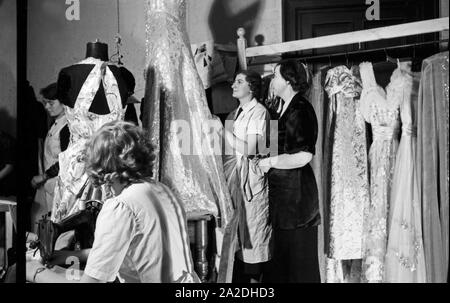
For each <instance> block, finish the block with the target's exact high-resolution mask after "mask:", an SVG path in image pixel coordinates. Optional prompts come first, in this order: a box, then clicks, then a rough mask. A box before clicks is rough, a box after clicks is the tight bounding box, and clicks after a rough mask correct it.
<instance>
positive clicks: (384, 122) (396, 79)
mask: <svg viewBox="0 0 450 303" xmlns="http://www.w3.org/2000/svg"><path fill="white" fill-rule="evenodd" d="M401 66H402V64H400V63H399V64H398V66H397V68H396V69H395V70H394V72H393V73H392V75H391V81H390V83H389V84H388V86H387V87H386V90H384V89H383V88H382V87H381V86H379V85H378V84H377V82H376V80H375V75H374V72H373V66H372V63H370V62H363V63H361V64H360V75H361V80H362V83H363V91H362V93H361V112H362V114H363V116H364V119H365V120H366V121H367V122H368V123H370V124H371V125H372V131H373V134H374V140H377V139H382V140H383V139H385V140H391V139H392V138H394V137H395V135H396V134H397V133H398V131H399V127H400V105H401V102H402V98H403V90H404V87H405V85H406V84H405V83H406V78H405V76H404V73H403V71H402V68H401Z"/></svg>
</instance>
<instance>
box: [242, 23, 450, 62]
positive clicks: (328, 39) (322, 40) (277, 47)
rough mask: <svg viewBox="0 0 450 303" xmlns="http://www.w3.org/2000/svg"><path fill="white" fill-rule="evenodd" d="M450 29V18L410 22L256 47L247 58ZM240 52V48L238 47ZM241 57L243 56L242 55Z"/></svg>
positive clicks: (247, 50)
mask: <svg viewBox="0 0 450 303" xmlns="http://www.w3.org/2000/svg"><path fill="white" fill-rule="evenodd" d="M448 29H449V17H445V18H437V19H430V20H425V21H417V22H409V23H404V24H399V25H391V26H384V27H378V28H372V29H366V30H360V31H354V32H348V33H342V34H336V35H328V36H322V37H316V38H309V39H303V40H296V41H289V42H283V43H278V44H272V45H264V46H254V47H248V48H246V49H245V53H244V54H245V56H246V57H256V56H267V55H274V54H279V53H286V52H294V51H301V50H308V49H317V48H325V47H331V46H338V45H345V44H353V43H362V42H367V41H374V40H382V39H392V38H398V37H405V36H412V35H420V34H427V33H433V32H440V31H443V30H448ZM238 51H239V47H238ZM240 55H241V54H240Z"/></svg>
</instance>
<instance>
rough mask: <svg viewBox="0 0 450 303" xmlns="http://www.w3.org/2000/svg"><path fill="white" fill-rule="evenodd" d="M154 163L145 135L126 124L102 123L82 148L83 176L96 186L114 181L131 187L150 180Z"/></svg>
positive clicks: (119, 122)
mask: <svg viewBox="0 0 450 303" xmlns="http://www.w3.org/2000/svg"><path fill="white" fill-rule="evenodd" d="M154 161H155V154H154V147H153V145H152V144H151V143H150V140H149V138H148V135H147V134H146V133H145V132H144V131H143V130H142V129H141V128H140V127H138V126H136V125H134V124H133V123H129V122H123V121H113V122H109V123H106V124H105V125H103V126H102V127H101V128H100V129H99V130H98V131H97V132H96V133H95V134H94V135H93V136H92V138H91V139H90V140H89V142H88V143H87V146H86V167H87V173H88V175H89V177H90V178H91V180H92V181H93V183H94V185H96V186H98V185H102V184H111V183H112V182H113V181H114V179H117V178H118V180H119V181H120V182H121V183H131V182H136V181H139V180H142V179H144V178H147V177H152V170H153V163H154Z"/></svg>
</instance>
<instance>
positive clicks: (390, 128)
mask: <svg viewBox="0 0 450 303" xmlns="http://www.w3.org/2000/svg"><path fill="white" fill-rule="evenodd" d="M360 74H361V80H362V83H363V90H362V93H361V99H360V102H361V112H362V114H363V116H364V119H365V120H366V121H367V122H368V123H370V124H371V126H372V134H373V142H372V145H371V147H370V151H369V170H370V176H369V180H370V202H369V203H368V204H367V205H365V207H364V235H363V264H362V281H363V282H382V280H383V276H384V257H385V255H386V245H387V229H388V226H387V220H388V211H389V205H390V197H391V196H390V192H391V186H392V178H393V173H394V167H395V156H396V153H397V147H398V138H397V137H398V133H399V125H400V111H399V106H400V99H401V98H400V97H401V93H402V89H403V86H402V85H403V82H404V80H403V76H402V71H401V69H400V66H398V67H397V68H396V69H395V70H394V72H393V73H392V76H391V79H390V83H389V84H388V86H387V87H386V90H384V89H383V88H382V87H380V86H379V85H378V84H377V83H376V80H375V75H374V71H373V66H372V63H370V62H363V63H361V64H360Z"/></svg>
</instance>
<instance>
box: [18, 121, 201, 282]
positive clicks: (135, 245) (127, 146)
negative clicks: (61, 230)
mask: <svg viewBox="0 0 450 303" xmlns="http://www.w3.org/2000/svg"><path fill="white" fill-rule="evenodd" d="M154 159H155V156H154V154H153V147H152V146H151V144H150V142H149V141H148V139H147V138H146V136H145V135H144V133H143V131H142V130H141V129H140V128H139V127H137V126H135V125H133V124H131V123H128V122H117V121H116V122H110V123H107V124H105V125H104V126H103V127H102V128H101V129H100V130H99V131H98V132H97V133H96V134H95V135H94V136H93V137H92V139H91V140H90V141H89V143H88V148H87V167H88V172H89V175H90V177H91V178H92V180H93V182H94V183H95V184H96V185H100V184H109V185H110V186H111V188H112V190H113V192H114V195H115V196H114V197H113V198H110V199H108V200H106V201H105V203H104V205H103V207H102V210H101V211H100V213H99V215H98V218H97V224H96V230H95V240H94V244H93V246H92V248H91V249H88V250H80V251H71V252H69V251H66V252H62V251H60V252H59V253H58V257H57V258H56V259H59V261H60V262H61V263H62V264H70V261H75V260H79V262H83V261H86V259H87V261H86V262H87V263H86V267H85V269H84V272H83V273H82V274H80V278H79V279H77V277H76V272H74V270H73V268H71V269H68V270H64V269H63V270H61V269H60V268H59V270H55V269H54V268H53V269H49V268H47V267H45V266H44V265H42V264H41V263H40V262H38V261H36V260H28V261H27V267H26V277H27V280H28V281H30V282H36V283H49V282H50V283H51V282H69V283H70V282H72V283H73V282H86V283H95V282H112V281H114V280H116V278H117V279H118V280H119V281H120V282H199V279H198V277H197V275H196V273H195V272H194V270H193V262H192V257H191V253H190V250H189V239H188V234H187V227H186V225H187V224H186V217H185V213H184V210H183V208H182V206H181V204H180V202H179V201H178V200H177V199H176V198H175V196H174V195H173V194H172V192H171V191H170V189H169V188H168V187H166V186H165V185H163V184H162V183H159V182H156V181H153V180H151V179H150V178H151V176H152V168H153V161H154ZM56 259H55V260H53V263H57V262H58V260H56ZM67 260H69V262H67ZM55 268H56V267H55Z"/></svg>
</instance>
